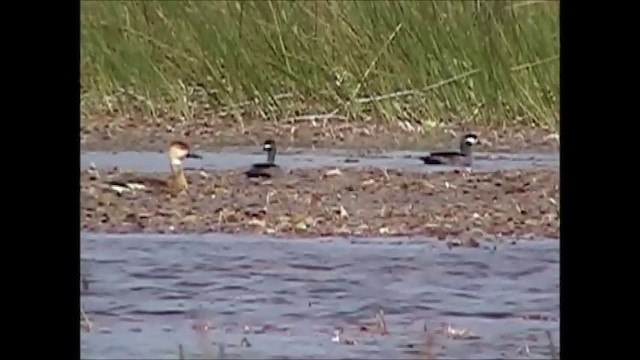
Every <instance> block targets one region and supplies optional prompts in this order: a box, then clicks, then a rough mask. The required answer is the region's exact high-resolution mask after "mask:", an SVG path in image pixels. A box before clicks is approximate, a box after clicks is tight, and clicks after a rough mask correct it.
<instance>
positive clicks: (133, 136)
mask: <svg viewBox="0 0 640 360" xmlns="http://www.w3.org/2000/svg"><path fill="white" fill-rule="evenodd" d="M465 132H475V133H477V134H478V135H479V136H480V138H481V143H480V144H479V145H478V146H477V147H476V150H478V151H486V150H488V149H490V150H491V151H499V152H522V151H526V152H557V151H558V148H559V144H558V136H557V133H554V132H551V131H547V130H543V129H534V128H527V127H509V128H501V127H487V126H479V125H469V126H459V125H441V126H439V127H438V128H434V129H432V130H429V131H425V130H424V129H423V128H422V127H421V126H420V125H419V124H415V123H402V124H400V123H387V122H382V121H379V122H374V121H372V122H366V123H365V122H347V121H343V120H327V121H323V120H304V121H285V120H281V121H277V122H271V121H264V120H244V121H243V123H240V122H239V121H236V120H233V119H220V118H216V117H212V116H209V117H203V118H201V119H195V120H192V121H182V120H178V119H174V120H169V119H159V118H158V119H151V118H144V117H132V116H126V117H125V116H102V117H100V116H93V117H91V118H90V119H83V121H82V125H81V129H80V141H81V145H82V149H83V150H90V151H95V150H104V151H120V150H130V151H162V150H164V148H165V147H166V144H167V143H168V142H170V141H172V140H174V139H176V138H181V139H189V142H190V143H192V144H194V145H195V146H196V148H198V149H199V150H215V149H217V148H220V147H222V146H243V145H252V146H260V145H261V144H262V142H263V141H264V139H266V138H274V139H276V140H277V142H278V145H279V146H280V147H281V148H286V147H288V146H296V147H312V146H313V147H319V148H342V149H356V150H367V151H370V152H379V151H382V150H383V149H384V150H408V149H414V150H422V149H434V148H440V147H445V148H448V147H451V146H457V142H458V136H460V135H461V134H462V133H465Z"/></svg>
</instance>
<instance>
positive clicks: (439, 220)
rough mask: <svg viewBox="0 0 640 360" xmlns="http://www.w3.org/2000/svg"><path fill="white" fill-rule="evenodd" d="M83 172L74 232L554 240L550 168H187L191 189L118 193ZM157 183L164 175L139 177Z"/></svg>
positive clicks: (555, 178)
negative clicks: (253, 175) (252, 173)
mask: <svg viewBox="0 0 640 360" xmlns="http://www.w3.org/2000/svg"><path fill="white" fill-rule="evenodd" d="M120 175H121V174H119V173H118V171H117V170H113V171H108V172H107V171H104V170H101V171H100V172H97V171H96V170H85V171H83V172H82V174H81V226H82V229H83V230H88V231H97V232H117V233H123V232H154V233H156V232H160V233H162V232H180V233H183V232H197V233H205V232H228V233H259V234H271V235H276V236H287V237H288V236H295V237H316V236H384V237H388V236H400V235H424V236H433V237H437V238H439V239H447V238H448V237H455V238H456V239H457V240H456V241H460V242H461V243H462V244H463V245H468V246H476V245H477V244H478V241H479V240H487V239H496V238H502V237H504V236H524V237H527V236H528V237H531V238H539V237H551V238H558V237H559V215H558V214H559V210H558V209H559V207H558V206H559V190H558V189H559V174H558V172H557V171H554V170H542V169H538V170H526V171H525V170H517V171H516V170H509V171H496V172H490V173H485V172H482V173H478V172H471V173H469V172H466V171H460V170H455V171H449V172H438V173H431V174H423V173H412V172H404V171H397V170H389V171H385V170H381V169H374V168H360V169H357V168H342V169H339V170H337V169H333V168H324V169H297V170H290V171H288V172H286V173H285V175H283V176H280V177H278V178H274V179H268V180H255V179H247V178H246V177H245V176H244V174H243V173H242V172H241V171H240V170H227V171H209V172H204V171H200V172H197V171H193V172H190V173H189V175H188V178H189V181H190V183H191V185H190V189H189V193H183V194H181V195H178V196H175V197H174V196H170V195H165V194H156V193H152V192H147V191H144V190H138V191H136V192H124V193H122V194H120V195H118V194H117V193H116V192H115V191H113V190H112V189H111V188H109V187H107V186H105V184H104V180H106V179H113V178H117V177H118V176H120ZM146 175H147V176H156V177H165V176H167V174H146Z"/></svg>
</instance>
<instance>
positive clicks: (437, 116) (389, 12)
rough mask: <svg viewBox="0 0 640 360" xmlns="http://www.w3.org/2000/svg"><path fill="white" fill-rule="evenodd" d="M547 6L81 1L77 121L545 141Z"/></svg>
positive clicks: (553, 112)
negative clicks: (363, 129)
mask: <svg viewBox="0 0 640 360" xmlns="http://www.w3.org/2000/svg"><path fill="white" fill-rule="evenodd" d="M558 5H559V3H558V2H555V1H537V2H536V1H527V2H518V1H484V0H478V1H411V2H409V1H298V2H281V1H226V2H222V1H143V2H110V1H106V2H105V1H102V2H83V3H82V5H81V87H82V95H81V96H82V98H81V101H82V111H83V121H90V120H91V119H92V118H95V115H97V114H105V113H109V112H113V111H118V112H121V113H122V112H124V113H127V112H130V111H136V112H143V113H144V114H146V115H150V116H161V115H164V117H166V118H170V117H182V118H186V119H190V118H194V117H197V116H200V115H202V114H203V113H206V112H208V111H215V113H217V114H222V115H230V116H231V117H232V118H233V117H234V116H235V117H238V116H242V117H243V118H254V119H276V118H280V117H283V116H291V115H300V114H339V115H342V116H347V117H348V118H350V119H357V120H364V121H383V120H384V121H397V120H415V121H420V122H422V124H423V125H428V124H431V123H433V121H436V120H442V119H447V120H454V121H473V122H476V123H483V122H486V123H490V124H494V125H495V124H503V125H527V126H543V127H548V128H555V127H556V126H557V123H558V121H559V119H558V118H559V82H560V76H559V12H558Z"/></svg>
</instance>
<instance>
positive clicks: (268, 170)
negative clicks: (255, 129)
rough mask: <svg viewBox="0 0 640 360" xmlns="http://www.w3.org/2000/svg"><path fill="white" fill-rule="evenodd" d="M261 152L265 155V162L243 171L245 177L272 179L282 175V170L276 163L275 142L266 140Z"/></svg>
mask: <svg viewBox="0 0 640 360" xmlns="http://www.w3.org/2000/svg"><path fill="white" fill-rule="evenodd" d="M262 150H264V151H265V152H266V153H267V162H263V163H256V164H253V165H252V166H251V168H250V169H249V170H247V171H245V175H246V176H247V177H249V178H272V177H274V176H277V175H280V174H282V168H280V166H278V165H277V164H276V163H275V161H276V153H277V151H278V150H277V149H276V142H275V141H273V140H272V139H268V140H266V141H265V142H264V144H262Z"/></svg>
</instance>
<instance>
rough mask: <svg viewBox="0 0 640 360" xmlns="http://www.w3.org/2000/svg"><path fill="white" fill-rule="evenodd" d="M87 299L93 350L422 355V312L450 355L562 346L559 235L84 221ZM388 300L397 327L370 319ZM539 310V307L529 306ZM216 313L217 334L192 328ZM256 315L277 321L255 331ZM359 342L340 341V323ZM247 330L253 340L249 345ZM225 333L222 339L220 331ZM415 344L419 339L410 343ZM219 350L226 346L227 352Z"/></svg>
mask: <svg viewBox="0 0 640 360" xmlns="http://www.w3.org/2000/svg"><path fill="white" fill-rule="evenodd" d="M81 239H82V240H81V245H82V262H81V269H82V273H83V274H84V275H85V276H86V277H87V278H88V279H89V281H90V285H89V290H88V291H85V292H84V293H83V296H82V302H83V304H84V308H85V310H86V311H87V313H88V315H89V316H90V318H91V320H92V321H93V322H94V323H95V324H94V329H93V330H92V331H91V332H89V333H84V332H83V333H82V335H81V357H82V358H92V359H100V358H101V359H107V358H109V359H122V358H129V359H131V358H157V359H177V358H178V346H179V344H182V345H183V346H184V349H185V354H186V357H187V358H194V356H199V355H201V354H202V353H203V352H204V351H205V350H206V349H207V347H211V348H213V349H214V353H217V352H218V351H219V350H218V347H217V346H218V344H224V356H223V357H224V358H247V359H249V358H253V359H256V358H334V359H335V358H360V359H362V358H368V359H390V358H396V359H411V358H414V359H415V358H420V357H421V356H422V357H424V355H421V354H420V353H419V351H420V349H421V348H422V347H423V346H422V345H421V344H423V343H424V341H423V338H424V334H423V324H424V322H425V321H426V323H427V325H428V326H429V327H430V328H432V329H435V328H437V327H438V326H439V325H440V323H442V322H446V323H451V324H452V325H453V326H455V327H463V328H468V329H469V330H470V331H472V332H473V333H474V334H476V335H478V336H479V337H480V338H479V339H471V340H456V339H449V338H446V337H444V336H442V335H439V336H436V337H435V347H434V352H435V353H436V355H437V356H438V358H450V359H453V358H457V359H480V358H526V355H523V354H519V352H518V349H519V348H520V347H524V346H525V344H526V345H528V347H529V351H530V357H531V358H541V357H545V358H550V354H549V347H548V342H547V340H546V337H545V335H544V333H545V330H550V331H551V332H552V336H553V338H554V342H555V345H556V347H557V348H559V341H558V336H559V335H558V333H559V321H558V318H559V311H560V310H559V308H560V299H559V242H558V241H557V240H536V241H517V242H516V244H507V243H500V244H495V245H496V249H494V248H493V247H494V244H488V245H486V246H483V247H480V248H453V249H449V248H447V247H446V246H445V245H444V244H442V243H439V242H437V241H430V240H429V241H425V239H418V238H413V239H397V238H394V239H393V240H390V239H370V240H368V241H365V240H353V241H350V240H349V239H335V240H332V239H322V240H274V239H270V238H268V237H260V236H242V235H223V234H207V235H199V236H197V235H138V234H131V235H105V234H89V233H83V234H81ZM379 308H382V309H384V311H385V314H386V315H385V319H386V322H387V326H388V330H389V334H388V335H384V336H383V335H372V334H369V333H366V332H360V330H359V326H360V325H359V324H360V323H361V322H367V321H370V319H372V318H373V316H374V315H375V313H376V312H377V310H378V309H379ZM527 316H532V317H534V318H537V319H538V320H531V319H528V320H527V319H523V317H527ZM203 321H210V322H211V324H212V325H213V327H214V328H213V330H210V331H209V334H208V335H207V336H208V339H205V338H204V337H203V335H201V334H202V332H198V331H196V330H194V329H193V328H192V327H193V326H194V324H195V323H202V322H203ZM245 326H249V327H251V328H258V329H260V328H263V329H266V330H265V331H264V333H262V334H245V333H244V332H243V329H244V327H245ZM336 327H342V328H344V336H345V337H346V338H348V339H351V340H355V341H357V342H358V344H356V345H352V346H349V345H342V344H338V343H334V342H331V337H332V334H333V330H334V329H335V328H336ZM243 337H246V338H247V339H248V340H249V342H250V343H251V345H252V346H251V347H248V348H247V347H240V346H239V344H240V342H241V339H242V338H243ZM212 343H215V344H212ZM412 346H413V348H412ZM218 358H220V357H218Z"/></svg>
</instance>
